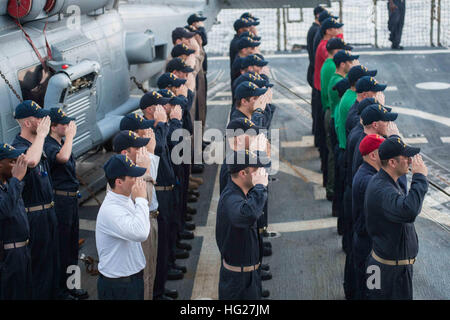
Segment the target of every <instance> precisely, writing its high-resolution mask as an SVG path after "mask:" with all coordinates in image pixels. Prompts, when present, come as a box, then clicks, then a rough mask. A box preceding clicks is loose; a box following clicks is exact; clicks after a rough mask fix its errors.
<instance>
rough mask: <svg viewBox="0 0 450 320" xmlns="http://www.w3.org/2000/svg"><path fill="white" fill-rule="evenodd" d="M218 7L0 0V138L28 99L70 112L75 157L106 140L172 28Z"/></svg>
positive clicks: (153, 74)
mask: <svg viewBox="0 0 450 320" xmlns="http://www.w3.org/2000/svg"><path fill="white" fill-rule="evenodd" d="M218 10H219V6H218V5H217V2H216V1H206V2H205V1H203V0H202V1H200V0H192V1H191V0H186V1H184V0H183V1H181V0H173V1H157V0H156V1H145V0H134V1H132V0H130V1H118V0H95V1H92V0H0V72H1V73H0V76H1V77H2V78H3V80H0V100H1V101H2V103H1V105H0V135H1V137H0V141H5V142H10V141H12V140H13V138H14V136H15V135H16V134H17V133H18V132H19V126H18V123H17V122H16V121H15V120H14V118H13V113H14V109H15V107H16V106H17V104H19V102H20V101H21V100H34V101H36V102H37V103H38V104H39V105H41V106H43V107H44V108H46V109H49V108H52V107H62V108H63V110H64V111H65V112H66V113H67V114H68V115H69V116H71V117H75V118H76V123H77V127H78V129H77V136H76V137H75V139H74V147H73V150H74V154H75V156H79V155H81V154H83V153H85V152H87V151H89V150H90V149H92V148H93V147H96V146H98V145H101V144H104V143H105V142H107V141H108V140H109V139H110V138H111V137H112V136H113V135H114V134H115V133H116V132H117V131H118V130H119V122H120V119H121V117H122V115H124V114H126V113H129V112H131V111H133V110H135V109H137V108H138V105H139V98H140V95H141V94H142V93H141V92H137V91H136V83H138V84H141V83H142V86H143V87H147V88H148V87H150V86H152V85H154V82H155V79H156V78H157V76H158V75H159V74H160V73H161V72H162V71H163V69H164V67H165V61H166V59H167V55H168V52H170V50H171V48H172V41H171V31H172V30H173V29H174V28H176V27H180V26H184V25H185V24H186V19H187V17H188V16H189V15H190V14H192V13H194V12H200V13H204V14H205V15H206V14H210V15H211V16H210V17H211V19H210V21H209V25H208V26H210V24H211V23H212V22H213V21H214V17H215V16H216V15H217V13H218ZM133 77H134V78H133ZM130 79H135V81H134V82H133V81H131V80H130ZM132 93H139V94H132Z"/></svg>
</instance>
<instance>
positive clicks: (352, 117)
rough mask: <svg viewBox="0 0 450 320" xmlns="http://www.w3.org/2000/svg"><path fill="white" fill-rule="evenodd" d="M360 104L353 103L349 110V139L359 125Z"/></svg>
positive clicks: (347, 127)
mask: <svg viewBox="0 0 450 320" xmlns="http://www.w3.org/2000/svg"><path fill="white" fill-rule="evenodd" d="M358 104H359V101H358V100H355V103H353V105H352V106H351V107H350V109H349V110H348V113H347V120H345V134H346V135H347V137H348V136H349V134H350V131H352V129H353V128H354V127H356V126H357V125H358V123H359V114H358Z"/></svg>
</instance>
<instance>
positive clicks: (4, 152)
mask: <svg viewBox="0 0 450 320" xmlns="http://www.w3.org/2000/svg"><path fill="white" fill-rule="evenodd" d="M25 151H26V149H16V148H14V147H13V146H12V145H9V144H7V143H1V144H0V160H3V159H17V157H19V156H20V155H21V154H22V153H24V152H25Z"/></svg>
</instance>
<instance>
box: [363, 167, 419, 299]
mask: <svg viewBox="0 0 450 320" xmlns="http://www.w3.org/2000/svg"><path fill="white" fill-rule="evenodd" d="M427 190H428V181H427V178H426V177H425V176H424V175H422V174H420V173H415V174H413V176H412V182H411V187H410V190H409V192H408V194H406V193H405V192H404V191H403V188H401V187H400V186H399V184H398V183H396V182H395V181H394V180H393V179H392V178H391V177H390V176H389V174H387V173H386V171H384V170H383V168H381V169H380V171H378V173H377V174H376V175H375V176H374V177H373V178H372V180H371V181H370V182H369V185H368V186H367V190H366V194H365V197H364V214H365V215H366V228H367V231H368V233H369V236H370V238H371V239H372V248H373V251H374V253H375V254H376V255H377V256H378V257H381V258H382V259H387V260H395V261H398V260H405V259H413V258H415V257H416V256H417V253H418V251H419V243H418V239H417V233H416V230H415V228H414V221H415V220H416V217H417V216H418V215H419V213H420V211H421V209H422V203H423V199H424V197H425V194H426V193H427ZM371 265H377V266H378V267H379V268H380V276H381V284H380V289H371V290H370V289H368V290H367V296H368V298H369V299H371V300H372V299H385V300H386V299H392V300H394V299H404V300H406V299H412V298H413V287H412V277H413V265H412V264H407V265H396V266H391V265H386V264H382V263H380V262H378V261H376V260H375V259H374V258H373V256H372V255H370V256H369V258H368V259H367V264H366V266H371Z"/></svg>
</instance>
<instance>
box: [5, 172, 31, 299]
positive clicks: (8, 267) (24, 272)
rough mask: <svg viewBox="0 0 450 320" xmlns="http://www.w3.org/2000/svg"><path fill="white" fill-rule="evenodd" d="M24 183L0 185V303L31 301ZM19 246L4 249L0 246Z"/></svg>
mask: <svg viewBox="0 0 450 320" xmlns="http://www.w3.org/2000/svg"><path fill="white" fill-rule="evenodd" d="M23 187H24V182H22V181H19V180H18V179H17V178H15V177H12V178H10V179H9V181H7V182H6V183H5V184H3V183H0V245H1V247H0V300H28V299H31V254H30V247H29V246H28V245H26V244H25V245H23V242H26V241H27V240H28V239H29V237H30V227H29V225H28V219H27V214H26V212H25V206H24V204H23V200H22V191H23ZM15 243H22V246H21V247H19V246H18V247H13V248H8V249H5V248H4V245H7V244H13V245H14V244H15Z"/></svg>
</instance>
